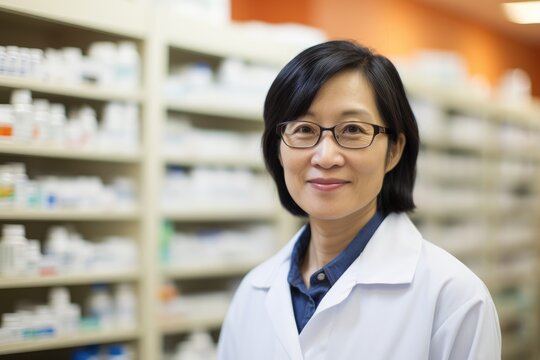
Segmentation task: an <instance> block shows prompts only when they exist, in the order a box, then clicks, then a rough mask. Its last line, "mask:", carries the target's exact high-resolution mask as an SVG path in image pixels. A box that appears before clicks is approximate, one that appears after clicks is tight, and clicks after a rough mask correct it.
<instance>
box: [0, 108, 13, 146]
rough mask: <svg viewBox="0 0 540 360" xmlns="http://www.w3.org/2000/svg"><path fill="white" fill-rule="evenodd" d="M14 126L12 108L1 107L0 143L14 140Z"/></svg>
mask: <svg viewBox="0 0 540 360" xmlns="http://www.w3.org/2000/svg"><path fill="white" fill-rule="evenodd" d="M14 126H15V121H14V118H13V113H12V108H11V106H9V105H0V142H12V141H13V140H14Z"/></svg>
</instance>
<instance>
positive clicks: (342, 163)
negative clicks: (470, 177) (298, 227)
mask: <svg viewBox="0 0 540 360" xmlns="http://www.w3.org/2000/svg"><path fill="white" fill-rule="evenodd" d="M297 120H307V121H311V122H314V123H317V124H319V125H321V126H323V127H332V126H334V125H336V124H339V123H342V122H345V121H362V122H368V123H371V124H375V125H380V126H385V124H384V123H383V121H382V119H381V117H380V115H379V113H378V111H377V107H376V105H375V98H374V96H373V93H372V89H371V86H370V85H369V83H368V82H367V81H366V80H365V78H364V76H363V75H362V74H361V73H360V72H359V71H353V70H350V71H344V72H341V73H338V74H337V75H335V76H334V77H332V78H331V79H330V80H328V81H327V82H326V83H325V84H324V85H323V87H322V88H321V89H320V90H319V92H318V93H317V95H316V96H315V99H314V101H313V103H312V104H311V107H310V108H309V110H308V112H307V114H306V115H305V116H302V117H301V118H299V119H297ZM388 142H389V138H388V136H387V135H385V134H379V135H377V136H375V138H374V140H373V143H372V144H371V145H370V146H369V147H367V148H364V149H346V148H343V147H341V146H340V145H338V144H337V142H336V141H335V139H334V137H333V135H332V133H331V132H330V131H324V132H323V133H322V135H321V139H320V141H319V143H318V144H317V145H316V146H315V147H313V148H308V149H293V148H290V147H288V146H287V145H286V144H284V143H283V141H282V142H281V145H280V160H281V163H282V166H283V170H284V176H285V183H286V185H287V189H288V190H289V193H290V194H291V196H292V198H293V199H294V201H295V202H296V203H297V204H298V205H299V206H300V207H301V208H302V209H303V210H304V211H305V212H306V213H307V214H308V215H309V217H310V219H311V220H314V219H320V220H337V219H344V218H351V219H353V218H356V217H364V216H371V215H372V214H374V213H375V211H376V209H377V195H378V194H379V192H380V190H381V188H382V184H383V178H384V175H385V173H386V172H388V171H389V170H391V169H392V168H393V167H394V166H395V165H396V164H397V162H398V161H399V158H400V156H401V152H402V150H403V145H404V142H405V140H404V137H403V136H402V135H401V136H400V137H399V140H398V143H397V145H396V144H392V145H391V146H390V147H389V146H388Z"/></svg>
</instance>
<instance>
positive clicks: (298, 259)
mask: <svg viewBox="0 0 540 360" xmlns="http://www.w3.org/2000/svg"><path fill="white" fill-rule="evenodd" d="M383 220H384V215H383V214H382V213H380V212H376V213H375V215H374V216H373V217H372V218H371V219H370V220H369V221H368V222H367V223H366V224H365V225H364V227H362V229H360V231H359V232H358V234H357V235H356V236H355V237H354V238H353V240H352V241H351V242H350V243H349V244H348V245H347V246H346V247H345V249H343V250H342V251H341V253H340V254H339V255H338V256H336V258H334V259H333V260H332V261H330V262H329V263H328V264H326V265H325V266H323V268H322V271H324V273H325V274H326V276H327V278H328V281H329V282H330V286H333V285H334V284H335V282H336V281H337V280H338V279H339V278H340V276H341V275H342V274H343V273H344V272H345V270H347V268H348V267H349V266H350V265H351V264H352V263H353V262H354V260H356V258H357V257H358V256H359V255H360V254H361V253H362V251H363V250H364V248H365V247H366V245H367V243H368V242H369V239H371V237H372V235H373V233H374V232H375V230H377V228H378V227H379V225H380V224H381V223H382V222H383ZM310 239H311V228H310V227H309V226H306V227H305V228H304V231H303V232H302V233H301V235H300V237H299V238H298V240H297V241H296V243H295V244H294V247H293V250H292V254H291V267H290V270H289V276H288V281H289V284H291V285H293V286H299V285H300V283H302V282H303V278H302V272H301V267H302V261H303V259H304V256H305V255H306V252H307V250H308V247H309V242H310Z"/></svg>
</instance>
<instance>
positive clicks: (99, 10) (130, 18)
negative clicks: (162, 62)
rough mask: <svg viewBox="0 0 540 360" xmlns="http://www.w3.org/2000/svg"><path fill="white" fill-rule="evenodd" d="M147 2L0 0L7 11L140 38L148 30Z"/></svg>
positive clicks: (0, 6) (1, 6)
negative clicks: (52, 2)
mask: <svg viewBox="0 0 540 360" xmlns="http://www.w3.org/2000/svg"><path fill="white" fill-rule="evenodd" d="M146 5H147V4H146V3H145V2H141V1H110V0H94V1H92V2H86V1H71V0H55V1H54V5H53V4H51V3H48V2H44V1H41V0H25V1H20V0H0V8H2V9H4V11H6V10H7V11H11V12H13V13H17V14H21V15H27V16H28V17H30V18H38V19H44V20H46V21H48V22H55V23H60V24H65V25H72V26H74V27H80V28H88V29H93V30H98V31H102V32H107V33H114V34H116V35H121V36H126V37H130V38H140V39H142V38H143V37H144V35H145V34H146V32H147V30H148V21H149V19H148V11H147V10H148V9H147V6H146ZM105 9H106V11H104V10H105ZM118 19H122V21H118Z"/></svg>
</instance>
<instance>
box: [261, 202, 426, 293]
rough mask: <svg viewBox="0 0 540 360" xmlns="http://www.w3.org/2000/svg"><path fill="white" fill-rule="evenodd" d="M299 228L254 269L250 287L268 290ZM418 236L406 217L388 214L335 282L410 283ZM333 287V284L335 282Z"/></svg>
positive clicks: (286, 256) (289, 252)
mask: <svg viewBox="0 0 540 360" xmlns="http://www.w3.org/2000/svg"><path fill="white" fill-rule="evenodd" d="M302 231H303V227H302V228H301V229H300V230H299V231H298V232H297V233H296V234H295V235H294V236H293V238H292V239H291V241H289V243H287V245H285V246H284V247H283V248H282V249H281V250H280V251H279V252H278V253H277V254H276V255H274V256H273V257H272V258H270V259H269V260H267V261H266V262H264V263H263V264H261V265H260V266H259V267H258V268H256V269H255V270H254V271H253V273H252V277H251V279H252V280H251V284H252V285H253V286H254V287H256V288H270V287H271V286H272V284H273V283H274V281H275V279H276V276H277V275H278V274H279V270H280V268H281V266H282V265H283V263H285V262H286V263H287V264H288V263H289V261H290V257H291V252H292V248H293V246H294V243H295V242H296V240H297V239H298V237H299V236H300V234H301V233H302ZM421 247H422V235H421V234H420V232H419V231H418V230H417V229H416V227H415V226H414V224H413V223H412V222H411V220H410V219H409V217H408V216H407V215H406V214H395V213H391V214H389V215H388V216H387V217H386V218H385V219H384V221H383V222H382V224H381V225H380V226H379V228H378V229H377V231H376V232H375V233H374V234H373V236H372V238H371V240H370V241H369V242H368V244H367V246H366V248H365V249H364V251H363V252H362V253H361V254H360V256H359V257H358V258H357V259H356V260H355V261H354V262H353V263H352V264H351V266H350V267H349V268H348V269H347V271H345V273H344V274H343V275H342V277H341V278H340V279H339V280H338V283H340V282H341V283H343V282H346V283H348V284H349V285H356V284H407V283H410V282H412V280H413V278H414V273H415V270H416V265H417V263H418V259H419V257H420V251H421ZM336 284H337V283H336Z"/></svg>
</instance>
